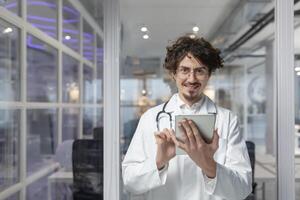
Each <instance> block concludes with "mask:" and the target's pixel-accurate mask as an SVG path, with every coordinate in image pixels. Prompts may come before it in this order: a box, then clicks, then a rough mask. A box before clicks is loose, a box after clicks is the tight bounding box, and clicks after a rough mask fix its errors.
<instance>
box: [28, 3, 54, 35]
mask: <svg viewBox="0 0 300 200" xmlns="http://www.w3.org/2000/svg"><path fill="white" fill-rule="evenodd" d="M57 13H58V9H57V0H43V1H27V21H28V22H30V23H31V24H32V25H33V26H34V27H36V28H38V29H40V30H41V31H43V32H44V33H46V34H47V35H49V36H51V37H53V38H57V34H58V30H57V27H58V24H57V16H58V15H57Z"/></svg>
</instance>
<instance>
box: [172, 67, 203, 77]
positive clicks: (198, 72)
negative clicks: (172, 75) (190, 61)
mask: <svg viewBox="0 0 300 200" xmlns="http://www.w3.org/2000/svg"><path fill="white" fill-rule="evenodd" d="M176 71H177V74H178V76H180V77H182V78H186V77H188V76H189V75H190V74H191V73H194V74H195V76H196V77H197V78H198V79H203V78H206V77H207V76H208V74H209V72H208V69H207V68H205V67H197V68H194V69H191V68H189V67H183V66H180V67H178V69H177V70H176Z"/></svg>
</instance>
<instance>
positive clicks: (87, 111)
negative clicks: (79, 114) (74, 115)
mask: <svg viewBox="0 0 300 200" xmlns="http://www.w3.org/2000/svg"><path fill="white" fill-rule="evenodd" d="M94 111H95V109H93V108H83V129H82V134H83V138H93V128H94V125H93V124H94V123H93V122H94V116H95V114H94Z"/></svg>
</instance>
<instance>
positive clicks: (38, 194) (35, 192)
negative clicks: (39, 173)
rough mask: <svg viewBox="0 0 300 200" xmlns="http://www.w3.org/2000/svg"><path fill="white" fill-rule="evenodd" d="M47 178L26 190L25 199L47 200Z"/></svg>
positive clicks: (32, 184) (34, 183)
mask: <svg viewBox="0 0 300 200" xmlns="http://www.w3.org/2000/svg"><path fill="white" fill-rule="evenodd" d="M47 178H48V177H47V176H46V177H43V178H41V179H39V180H37V181H35V182H33V183H31V184H30V185H28V186H27V188H26V199H28V200H29V199H30V200H41V199H47V198H48V197H47V194H48V181H47ZM53 200H54V199H53Z"/></svg>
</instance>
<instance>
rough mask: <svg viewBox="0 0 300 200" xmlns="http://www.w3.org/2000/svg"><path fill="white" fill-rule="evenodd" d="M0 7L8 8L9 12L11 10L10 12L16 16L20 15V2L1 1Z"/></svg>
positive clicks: (11, 0) (14, 0)
mask: <svg viewBox="0 0 300 200" xmlns="http://www.w3.org/2000/svg"><path fill="white" fill-rule="evenodd" d="M0 6H3V7H4V8H6V9H7V10H9V11H10V12H12V13H14V14H16V15H20V13H21V12H20V10H21V9H20V8H21V6H20V0H6V1H1V2H0Z"/></svg>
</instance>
